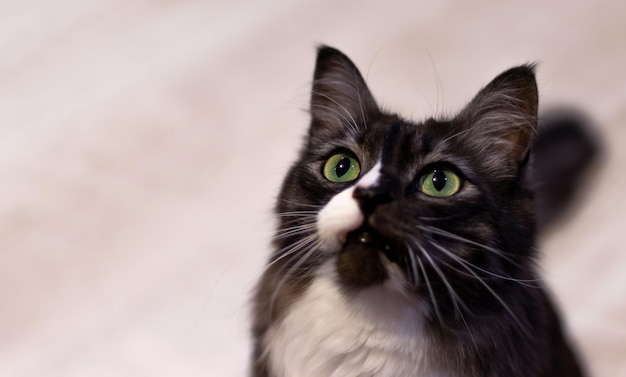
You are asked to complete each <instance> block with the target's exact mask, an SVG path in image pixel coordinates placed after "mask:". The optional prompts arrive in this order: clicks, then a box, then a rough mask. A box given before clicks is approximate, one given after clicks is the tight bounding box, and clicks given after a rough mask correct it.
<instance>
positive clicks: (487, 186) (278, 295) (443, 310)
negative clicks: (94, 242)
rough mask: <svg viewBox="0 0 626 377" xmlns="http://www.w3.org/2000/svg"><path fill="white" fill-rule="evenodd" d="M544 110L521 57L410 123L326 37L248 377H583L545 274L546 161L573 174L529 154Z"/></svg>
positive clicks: (259, 308) (259, 291)
mask: <svg viewBox="0 0 626 377" xmlns="http://www.w3.org/2000/svg"><path fill="white" fill-rule="evenodd" d="M537 108H538V94H537V84H536V80H535V74H534V66H533V65H522V66H518V67H515V68H512V69H509V70H507V71H505V72H504V73H502V74H500V75H499V76H497V77H496V78H495V79H494V80H492V81H491V82H490V83H489V84H488V85H487V86H486V87H484V88H483V89H482V90H480V91H479V93H478V94H477V95H476V96H475V97H474V98H473V99H472V100H471V101H470V102H469V104H468V105H467V106H466V107H465V108H464V109H462V110H461V111H460V112H459V113H458V114H457V115H456V116H454V117H449V118H437V119H433V118H431V119H427V120H425V121H423V122H419V123H415V122H411V121H409V120H405V119H403V118H401V117H400V116H398V115H395V114H391V113H388V112H386V111H384V110H382V109H381V108H380V107H379V106H378V104H377V102H376V101H375V100H374V97H373V95H372V94H371V92H370V91H369V89H368V87H367V85H366V83H365V80H364V79H363V77H362V75H361V74H360V73H359V71H358V69H357V68H356V66H355V64H354V63H353V62H352V61H351V60H350V59H349V58H348V57H347V56H345V55H344V54H343V53H342V52H340V51H338V50H336V49H334V48H331V47H327V46H321V47H319V48H318V55H317V61H316V66H315V73H314V81H313V88H312V94H311V102H310V114H311V123H310V127H309V130H308V135H307V136H306V139H305V143H304V146H303V148H302V150H301V152H300V155H299V158H298V160H297V162H295V164H293V166H292V167H291V169H290V170H289V172H288V174H287V176H286V178H285V180H284V183H283V186H282V189H281V191H280V195H279V197H278V202H277V205H276V208H275V211H276V214H277V217H278V222H279V224H278V231H277V233H276V236H275V237H274V241H273V244H274V247H275V251H274V252H273V254H272V255H271V258H270V260H269V263H268V266H267V267H266V269H265V271H264V273H263V275H262V276H261V278H260V280H259V282H258V286H257V288H256V291H255V296H254V300H253V313H252V314H253V328H252V335H253V343H254V344H253V346H254V349H253V355H252V359H253V360H252V364H251V375H252V376H254V377H307V376H314V377H324V376H341V377H353V376H354V377H356V376H381V377H403V376H422V377H443V376H450V377H452V376H463V377H470V376H472V377H474V376H475V377H478V376H481V377H484V376H507V377H517V376H520V377H522V376H523V377H535V376H536V377H539V376H541V377H547V376H560V377H575V376H583V375H585V372H584V371H583V367H582V365H581V363H580V362H579V360H578V356H577V355H576V352H575V350H574V349H573V347H572V346H571V345H570V342H569V341H568V339H567V337H566V335H565V333H564V331H563V329H562V325H561V322H560V319H559V314H558V313H557V310H556V308H555V305H554V304H553V302H552V299H551V298H550V294H549V292H548V291H547V288H546V287H545V286H544V282H543V281H542V280H541V278H540V277H539V275H538V273H537V269H536V258H537V251H536V238H537V237H538V234H539V229H538V226H537V221H540V220H541V221H542V220H543V218H542V216H541V208H539V207H538V205H537V202H536V201H535V196H536V194H537V191H541V187H543V186H542V185H541V184H540V183H541V182H539V183H538V182H535V181H536V180H535V179H534V178H533V172H534V171H535V170H537V171H539V172H540V173H538V174H536V175H537V176H541V178H542V179H543V180H546V179H547V180H549V179H550V177H551V174H557V175H558V172H559V170H560V167H558V166H556V167H552V168H548V167H546V168H545V169H544V168H542V166H543V165H544V164H542V161H537V160H536V159H535V157H534V155H533V153H532V152H533V149H534V148H535V147H534V146H533V143H535V144H538V147H537V148H538V149H540V150H542V151H546V150H547V151H549V149H550V148H549V146H548V147H546V146H545V142H544V141H545V140H548V139H549V138H546V137H542V138H541V137H539V138H538V137H537V134H538V133H539V132H542V131H541V127H539V126H538V121H537V119H538V116H537ZM557 134H558V133H557ZM557 136H558V135H557ZM581 139H582V140H583V141H585V140H587V139H586V138H585V137H582V138H581ZM537 140H540V141H541V140H543V141H541V142H540V141H537ZM587 144H588V145H592V144H591V143H587ZM592 152H593V151H592ZM592 152H590V153H591V154H592ZM587 157H588V156H587ZM587 157H585V158H584V159H583V162H582V163H578V164H579V165H584V164H586V163H587V161H589V160H590V158H587ZM542 158H544V159H549V158H552V156H550V155H549V153H546V152H544V153H543V154H542ZM546 166H547V165H546ZM542 169H543V170H542ZM551 169H552V170H551ZM571 181H572V182H573V181H574V180H573V179H572V180H571ZM548 186H549V185H546V186H545V187H548ZM539 202H540V201H539ZM542 203H543V204H544V205H546V206H547V203H546V202H545V201H544V202H542ZM551 216H552V215H551ZM553 217H554V216H552V217H550V216H547V217H546V218H548V219H551V218H553ZM546 222H547V220H546ZM542 227H543V224H542Z"/></svg>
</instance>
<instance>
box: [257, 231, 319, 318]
mask: <svg viewBox="0 0 626 377" xmlns="http://www.w3.org/2000/svg"><path fill="white" fill-rule="evenodd" d="M319 245H320V241H319V240H317V241H316V242H315V243H314V244H313V245H311V246H310V249H309V250H308V251H307V252H306V253H305V254H304V255H303V256H302V257H301V258H300V259H299V260H298V261H297V262H296V263H295V264H294V265H293V266H291V268H290V269H289V270H288V271H287V273H286V274H285V275H284V276H283V277H282V278H281V279H280V281H279V282H278V284H277V285H276V289H274V293H273V294H272V297H271V298H270V308H269V313H270V318H271V317H273V315H274V303H275V302H276V297H277V296H278V293H279V292H280V289H281V288H282V286H283V284H285V282H286V281H287V279H289V278H290V277H291V276H292V275H293V274H294V272H296V271H297V270H298V268H300V266H302V264H304V263H305V262H306V261H308V260H309V258H311V256H312V255H313V254H314V253H315V252H316V251H317V249H318V247H319ZM281 259H282V258H281ZM272 263H274V262H272ZM283 267H284V266H283ZM281 271H282V268H281Z"/></svg>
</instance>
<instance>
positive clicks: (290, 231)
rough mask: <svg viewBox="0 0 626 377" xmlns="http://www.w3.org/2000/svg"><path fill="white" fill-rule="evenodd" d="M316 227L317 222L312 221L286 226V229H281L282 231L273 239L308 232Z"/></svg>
mask: <svg viewBox="0 0 626 377" xmlns="http://www.w3.org/2000/svg"><path fill="white" fill-rule="evenodd" d="M316 227H317V224H315V223H311V224H302V225H297V226H291V227H288V228H284V229H281V231H280V232H278V233H276V235H275V236H274V237H272V240H278V239H281V238H285V237H288V236H291V235H294V234H301V233H306V232H307V231H309V230H311V229H315V228H316Z"/></svg>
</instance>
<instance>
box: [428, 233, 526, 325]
mask: <svg viewBox="0 0 626 377" xmlns="http://www.w3.org/2000/svg"><path fill="white" fill-rule="evenodd" d="M433 246H434V245H433ZM461 266H462V267H463V268H465V269H466V270H467V271H468V272H469V273H470V274H472V275H473V276H474V278H476V280H478V282H480V283H481V284H482V285H483V286H484V287H485V288H487V290H488V291H489V292H490V293H491V294H492V295H493V297H495V298H496V300H498V302H500V304H501V305H502V307H503V308H504V309H505V310H506V311H507V312H508V313H509V315H510V316H511V318H513V320H514V321H515V323H516V324H517V326H518V328H519V329H520V330H521V331H522V332H523V333H524V334H525V335H527V336H530V333H529V332H528V330H527V329H526V328H525V327H524V326H523V325H522V322H521V321H520V320H519V318H518V317H517V316H516V315H515V313H513V310H511V308H510V307H509V306H508V305H507V304H506V302H504V300H503V299H502V297H500V296H499V295H498V294H497V293H496V292H495V291H494V290H493V288H491V286H489V284H487V282H485V281H484V280H483V279H482V278H481V277H480V276H478V275H477V274H476V273H475V272H474V271H473V270H472V269H471V268H469V267H467V266H466V265H464V264H461Z"/></svg>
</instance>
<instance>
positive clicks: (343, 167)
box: [335, 157, 351, 177]
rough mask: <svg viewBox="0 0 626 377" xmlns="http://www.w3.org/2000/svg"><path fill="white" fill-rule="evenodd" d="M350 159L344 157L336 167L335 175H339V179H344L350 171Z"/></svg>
mask: <svg viewBox="0 0 626 377" xmlns="http://www.w3.org/2000/svg"><path fill="white" fill-rule="evenodd" d="M350 166H351V163H350V159H349V158H348V157H343V158H342V159H341V160H339V162H337V165H336V166H335V173H337V177H343V175H344V174H346V173H347V172H348V170H350Z"/></svg>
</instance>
